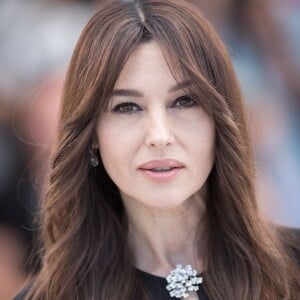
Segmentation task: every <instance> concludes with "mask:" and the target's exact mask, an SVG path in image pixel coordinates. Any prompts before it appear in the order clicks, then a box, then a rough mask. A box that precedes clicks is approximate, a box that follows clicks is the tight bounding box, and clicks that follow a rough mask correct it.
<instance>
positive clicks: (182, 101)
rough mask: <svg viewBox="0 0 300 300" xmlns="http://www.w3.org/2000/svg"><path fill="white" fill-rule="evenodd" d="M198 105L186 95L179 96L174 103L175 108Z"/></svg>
mask: <svg viewBox="0 0 300 300" xmlns="http://www.w3.org/2000/svg"><path fill="white" fill-rule="evenodd" d="M196 105H198V104H197V102H196V101H195V100H193V99H192V98H191V97H189V96H187V95H185V96H181V97H179V98H177V99H176V100H175V102H174V104H173V107H175V108H189V107H193V106H196Z"/></svg>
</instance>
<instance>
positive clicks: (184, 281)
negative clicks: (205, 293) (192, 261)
mask: <svg viewBox="0 0 300 300" xmlns="http://www.w3.org/2000/svg"><path fill="white" fill-rule="evenodd" d="M166 279H167V282H168V285H167V286H166V289H167V290H168V291H169V293H170V296H171V297H175V298H187V297H188V296H189V293H191V292H196V291H198V290H199V285H200V284H201V283H202V282H203V278H202V277H200V276H199V275H197V271H196V270H193V269H192V267H191V265H187V266H184V267H183V266H182V265H177V266H176V268H175V269H173V270H172V271H171V272H170V274H169V275H168V276H167V278H166Z"/></svg>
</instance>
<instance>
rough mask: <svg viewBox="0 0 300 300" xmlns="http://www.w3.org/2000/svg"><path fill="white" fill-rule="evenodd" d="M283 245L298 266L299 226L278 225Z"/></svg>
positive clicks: (299, 252) (299, 254)
mask: <svg viewBox="0 0 300 300" xmlns="http://www.w3.org/2000/svg"><path fill="white" fill-rule="evenodd" d="M278 231H279V234H280V238H281V240H282V242H283V244H284V246H285V247H286V248H287V249H288V250H289V251H290V252H291V254H292V255H293V256H294V257H295V259H296V261H297V262H298V263H299V266H300V228H290V227H278Z"/></svg>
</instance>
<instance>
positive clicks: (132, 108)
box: [113, 102, 141, 114]
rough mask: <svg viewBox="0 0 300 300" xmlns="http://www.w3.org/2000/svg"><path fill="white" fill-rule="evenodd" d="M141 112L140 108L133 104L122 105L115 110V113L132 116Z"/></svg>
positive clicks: (125, 103)
mask: <svg viewBox="0 0 300 300" xmlns="http://www.w3.org/2000/svg"><path fill="white" fill-rule="evenodd" d="M140 110H141V109H140V107H139V106H138V105H136V104H135V103H132V102H124V103H120V104H118V105H116V106H115V107H114V108H113V112H116V113H120V114H132V113H135V112H137V111H140Z"/></svg>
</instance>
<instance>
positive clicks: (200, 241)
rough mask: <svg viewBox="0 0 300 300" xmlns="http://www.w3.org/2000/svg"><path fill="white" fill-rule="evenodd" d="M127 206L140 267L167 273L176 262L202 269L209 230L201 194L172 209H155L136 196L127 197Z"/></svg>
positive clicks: (136, 261) (161, 273) (159, 274)
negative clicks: (136, 198)
mask: <svg viewBox="0 0 300 300" xmlns="http://www.w3.org/2000/svg"><path fill="white" fill-rule="evenodd" d="M123 200H124V199H123ZM124 205H125V209H126V214H127V217H128V242H129V246H130V248H131V250H132V253H133V256H134V259H135V261H134V263H135V266H136V267H137V268H139V269H141V270H143V271H146V272H149V273H152V274H156V275H158V276H166V275H168V274H169V272H170V270H171V269H173V268H175V267H176V265H177V264H182V265H186V264H190V265H192V267H193V268H194V269H196V270H197V271H198V272H202V271H203V269H204V266H203V259H202V258H203V252H204V247H205V244H206V243H205V238H206V231H207V230H206V222H205V204H204V199H203V198H202V197H201V196H200V195H198V194H197V195H193V196H192V197H191V198H189V199H188V200H186V201H185V202H184V203H183V204H182V205H181V206H180V207H176V208H174V209H172V210H156V209H152V208H149V207H145V206H143V205H142V204H141V203H140V202H138V201H135V200H133V199H127V200H126V199H125V201H124Z"/></svg>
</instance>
